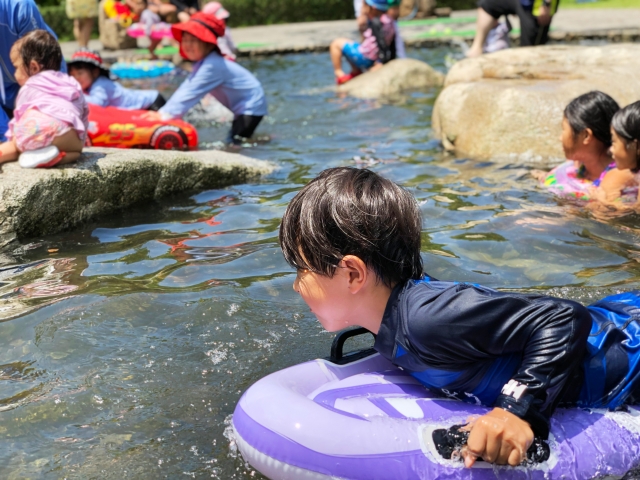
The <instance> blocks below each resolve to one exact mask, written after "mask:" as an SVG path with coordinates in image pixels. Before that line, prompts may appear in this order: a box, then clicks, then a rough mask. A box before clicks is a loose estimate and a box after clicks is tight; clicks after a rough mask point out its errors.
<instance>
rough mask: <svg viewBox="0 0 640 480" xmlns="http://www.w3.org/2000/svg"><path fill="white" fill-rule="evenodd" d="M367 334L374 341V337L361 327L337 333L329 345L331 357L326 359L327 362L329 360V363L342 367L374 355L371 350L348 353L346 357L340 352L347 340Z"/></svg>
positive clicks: (373, 351)
mask: <svg viewBox="0 0 640 480" xmlns="http://www.w3.org/2000/svg"><path fill="white" fill-rule="evenodd" d="M367 333H368V334H370V335H372V336H373V338H374V339H375V338H376V336H375V335H374V334H373V333H371V332H370V331H369V330H367V329H366V328H363V327H358V328H352V329H350V330H342V331H341V332H338V333H337V334H336V336H335V338H334V339H333V343H332V344H331V355H330V356H329V357H328V358H327V360H329V361H330V362H331V363H337V364H338V365H344V364H347V363H351V362H354V361H356V360H360V359H361V358H365V357H368V356H369V355H373V354H374V353H376V351H375V350H374V349H373V348H367V349H364V350H358V351H356V352H353V353H349V354H347V355H344V353H343V351H342V349H343V347H344V343H345V342H346V341H347V340H348V339H350V338H353V337H358V336H360V335H365V334H367Z"/></svg>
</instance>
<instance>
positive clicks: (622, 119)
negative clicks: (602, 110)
mask: <svg viewBox="0 0 640 480" xmlns="http://www.w3.org/2000/svg"><path fill="white" fill-rule="evenodd" d="M611 128H613V130H614V131H615V132H616V133H617V134H618V136H619V137H622V138H623V139H624V140H626V141H627V143H629V142H633V141H636V142H638V144H640V101H638V102H634V103H632V104H631V105H627V106H626V107H624V108H622V109H620V110H618V112H617V113H616V114H615V115H614V116H613V119H612V120H611ZM638 146H639V145H636V148H638ZM636 157H637V155H636ZM636 160H637V163H636V168H634V169H631V171H632V172H634V173H637V172H638V171H640V158H636Z"/></svg>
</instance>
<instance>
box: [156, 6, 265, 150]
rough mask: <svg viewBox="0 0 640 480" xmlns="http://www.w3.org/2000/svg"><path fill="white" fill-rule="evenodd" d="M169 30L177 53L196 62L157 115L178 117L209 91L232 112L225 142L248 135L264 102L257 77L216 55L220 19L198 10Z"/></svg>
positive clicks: (261, 114)
mask: <svg viewBox="0 0 640 480" xmlns="http://www.w3.org/2000/svg"><path fill="white" fill-rule="evenodd" d="M171 29H172V31H173V35H174V37H175V38H176V40H178V41H179V42H180V54H181V55H182V56H183V57H184V58H186V59H188V60H191V61H192V62H196V63H195V64H194V66H193V71H192V73H191V74H190V75H189V77H188V78H187V79H186V80H185V81H184V82H183V83H182V85H180V87H179V88H178V90H176V92H175V93H174V94H173V95H172V96H171V98H170V99H169V100H168V101H167V104H166V105H165V106H163V107H162V108H160V110H159V111H158V113H159V114H160V115H161V118H162V119H168V118H180V117H182V116H183V115H184V114H185V113H187V111H189V109H190V108H191V107H193V106H194V105H195V104H196V103H198V102H199V101H200V99H202V97H204V96H205V95H206V94H207V93H211V95H213V96H214V97H215V98H216V99H217V100H218V101H219V102H220V103H221V104H222V105H224V106H225V107H227V108H228V109H229V110H231V111H232V112H233V114H234V120H233V124H232V126H231V131H230V132H229V137H228V141H229V143H236V144H238V143H240V142H241V141H242V139H243V138H250V137H251V136H252V135H253V132H254V131H255V129H256V128H257V126H258V124H259V123H260V121H261V120H262V117H264V116H265V115H266V114H267V101H266V99H265V95H264V91H263V89H262V85H261V84H260V82H259V81H258V79H257V78H256V77H254V76H253V75H252V74H251V72H249V71H248V70H247V69H246V68H244V67H242V66H241V65H238V64H237V63H236V62H233V61H230V60H227V59H226V58H224V57H223V56H222V55H221V54H220V50H219V48H218V44H217V41H218V38H220V37H222V36H223V35H224V32H225V25H224V21H223V20H220V19H218V18H216V17H215V16H214V15H210V14H206V13H204V12H198V13H196V14H195V15H192V16H191V19H190V20H189V21H188V22H185V23H179V24H176V25H173V26H172V27H171Z"/></svg>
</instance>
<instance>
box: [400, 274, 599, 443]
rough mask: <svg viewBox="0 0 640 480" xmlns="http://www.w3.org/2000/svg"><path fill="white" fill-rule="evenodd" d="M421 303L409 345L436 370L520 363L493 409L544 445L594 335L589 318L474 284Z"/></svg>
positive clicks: (576, 307)
mask: <svg viewBox="0 0 640 480" xmlns="http://www.w3.org/2000/svg"><path fill="white" fill-rule="evenodd" d="M415 300H416V299H413V301H412V303H413V305H406V308H407V311H406V312H405V313H404V314H403V317H404V318H409V319H412V318H413V319H416V320H412V321H411V322H410V324H409V338H410V340H411V342H412V346H413V347H414V348H415V349H416V350H418V353H419V355H420V357H422V358H423V359H424V360H425V362H426V363H427V364H429V365H431V366H432V367H433V368H442V369H444V370H449V371H450V370H466V369H468V368H469V365H474V364H475V363H477V362H486V361H490V360H493V359H497V358H499V357H501V356H504V355H518V356H520V358H521V361H520V366H519V367H518V369H517V370H516V372H515V374H514V375H513V376H512V378H511V380H510V381H509V382H508V383H507V385H505V386H504V387H502V388H503V393H502V394H501V395H499V396H498V398H497V399H496V401H495V403H494V406H495V407H499V408H502V409H504V410H506V411H509V412H511V413H513V414H514V415H516V416H517V417H520V418H521V419H523V420H525V421H526V422H527V423H529V424H530V425H531V428H532V429H533V431H534V433H535V434H536V435H538V436H541V437H543V438H546V437H547V435H548V433H549V420H548V419H549V417H550V416H551V415H552V413H553V411H554V410H555V408H556V406H557V404H558V402H559V401H560V398H561V396H562V393H563V392H564V387H565V385H566V384H567V381H568V380H569V379H570V378H571V376H572V374H573V373H574V372H575V370H576V368H577V367H578V365H579V364H580V362H581V361H582V357H583V353H584V351H585V348H586V344H587V338H588V336H589V332H590V330H591V316H590V314H589V312H588V310H587V309H586V308H585V307H583V306H582V305H580V304H577V303H575V302H570V301H567V300H560V299H555V298H550V297H543V296H537V297H534V296H525V295H518V294H511V293H503V292H496V291H494V290H490V289H486V288H484V287H479V286H472V285H468V284H460V285H456V286H454V287H451V288H448V289H447V290H445V291H443V292H440V293H438V294H437V295H435V296H433V297H432V298H429V297H425V299H424V300H422V299H417V300H418V301H417V302H416V301H415ZM414 339H415V340H416V344H413V341H414Z"/></svg>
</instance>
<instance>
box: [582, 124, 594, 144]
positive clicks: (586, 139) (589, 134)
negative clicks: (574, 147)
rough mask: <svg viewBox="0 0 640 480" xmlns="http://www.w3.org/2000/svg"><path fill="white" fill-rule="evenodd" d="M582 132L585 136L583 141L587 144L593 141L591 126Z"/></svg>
mask: <svg viewBox="0 0 640 480" xmlns="http://www.w3.org/2000/svg"><path fill="white" fill-rule="evenodd" d="M582 133H583V135H584V138H583V139H582V143H583V144H585V145H588V144H589V143H590V142H591V140H593V139H594V136H593V130H591V129H590V128H585V129H584V130H583V131H582Z"/></svg>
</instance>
